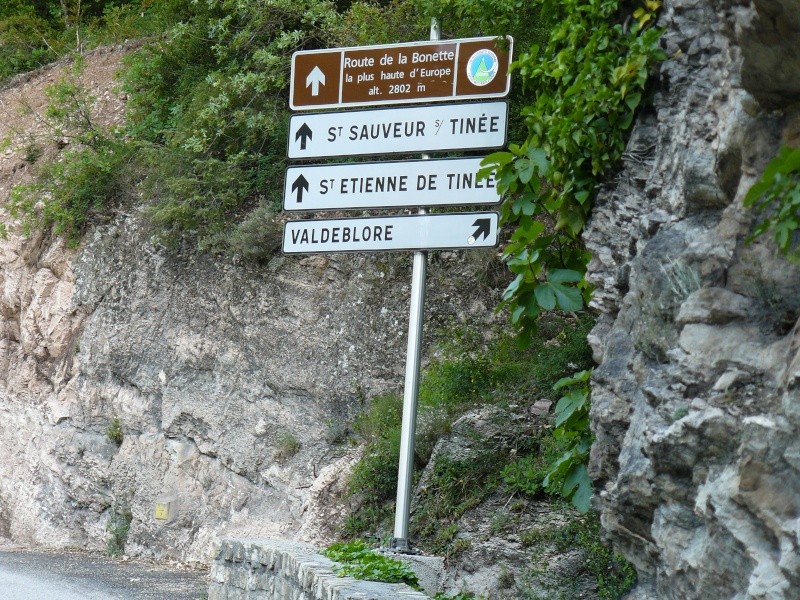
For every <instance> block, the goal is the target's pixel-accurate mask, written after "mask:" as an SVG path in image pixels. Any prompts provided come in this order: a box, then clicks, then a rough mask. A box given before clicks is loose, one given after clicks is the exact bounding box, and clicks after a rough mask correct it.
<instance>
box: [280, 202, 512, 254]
mask: <svg viewBox="0 0 800 600" xmlns="http://www.w3.org/2000/svg"><path fill="white" fill-rule="evenodd" d="M491 216H494V217H496V219H497V228H496V229H495V232H494V235H495V240H494V243H493V244H480V245H470V244H469V243H468V242H467V243H465V244H464V245H460V246H453V245H448V246H408V247H406V246H403V247H398V248H385V249H383V248H378V249H368V250H361V249H355V250H313V251H312V250H309V251H301V252H287V251H286V249H285V247H286V234H287V231H288V225H289V224H292V223H320V222H331V223H333V222H347V221H350V222H356V221H358V222H363V221H370V220H375V219H409V220H419V219H425V218H427V219H431V218H433V219H439V218H446V217H450V218H452V217H468V220H469V219H471V218H473V217H474V218H476V219H479V218H481V217H490V218H491ZM491 234H492V232H491V230H490V231H489V234H487V237H488V236H489V235H491ZM499 244H500V213H499V212H497V211H480V212H466V213H464V212H458V213H434V214H411V215H370V216H366V217H344V218H333V219H330V218H329V219H298V220H292V221H286V223H285V224H284V228H283V237H282V238H281V252H282V254H283V255H284V256H308V255H313V254H374V253H378V252H414V251H422V252H428V251H447V250H478V249H481V248H497V247H498V246H499Z"/></svg>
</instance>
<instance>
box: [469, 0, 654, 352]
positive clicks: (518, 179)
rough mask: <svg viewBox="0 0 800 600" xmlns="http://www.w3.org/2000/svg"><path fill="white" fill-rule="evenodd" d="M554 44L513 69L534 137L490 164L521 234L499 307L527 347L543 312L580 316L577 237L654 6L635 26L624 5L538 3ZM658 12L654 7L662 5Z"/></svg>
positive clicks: (636, 90) (649, 41) (633, 97)
mask: <svg viewBox="0 0 800 600" xmlns="http://www.w3.org/2000/svg"><path fill="white" fill-rule="evenodd" d="M536 4H537V6H538V8H539V14H540V22H542V23H545V24H546V29H547V30H548V31H549V37H548V39H547V40H546V41H545V42H544V43H542V44H541V45H538V44H537V45H534V46H532V47H531V49H530V51H529V52H526V53H524V54H522V55H521V56H520V58H519V59H518V60H517V61H516V62H515V63H514V65H513V69H514V71H515V72H516V73H517V76H518V79H519V80H521V83H522V86H523V88H524V89H525V90H526V91H528V92H529V93H530V94H531V95H532V97H533V101H532V102H531V103H529V104H527V105H526V106H523V107H522V109H521V113H522V115H524V116H525V119H526V124H527V129H528V133H527V138H526V139H525V140H524V141H523V142H522V143H518V144H510V145H509V149H508V151H503V152H496V153H494V154H492V155H490V156H488V157H487V158H486V159H485V160H484V165H485V169H484V171H483V172H484V173H486V174H488V173H489V172H494V173H495V177H496V179H497V186H498V190H499V191H501V192H503V193H504V194H505V195H506V198H507V199H506V201H505V203H504V204H503V208H502V218H503V222H504V223H506V224H514V226H515V228H514V231H513V233H512V235H511V239H510V241H509V244H508V245H507V246H506V248H505V251H504V259H505V261H506V263H507V264H508V266H509V268H510V269H511V271H512V272H514V273H515V274H516V278H515V279H514V281H513V282H512V283H511V284H510V285H509V286H508V288H507V289H506V291H505V294H504V296H503V300H502V303H501V306H504V307H508V309H509V311H510V314H511V320H512V322H513V323H514V325H516V326H517V327H518V328H519V329H520V334H521V335H520V342H521V344H523V345H525V344H527V343H530V339H531V332H532V331H533V329H534V328H535V325H536V319H537V317H538V315H539V313H540V312H541V311H542V310H553V309H556V308H557V309H560V310H564V311H575V310H579V309H580V308H581V307H582V305H583V302H584V301H585V300H586V299H587V297H588V295H589V293H590V289H589V286H588V285H587V284H586V282H585V281H584V280H583V274H584V273H585V270H586V265H587V263H588V260H589V254H588V253H587V252H586V251H585V250H584V249H583V248H582V246H581V243H580V238H579V236H580V233H581V231H582V230H583V227H584V224H585V223H586V219H587V216H588V214H589V210H590V208H591V203H592V199H593V196H594V193H595V188H596V186H597V184H598V182H599V181H600V180H601V178H602V177H603V176H604V174H606V173H608V172H609V171H610V170H611V169H612V168H613V167H614V165H615V164H616V162H617V161H618V160H619V158H620V156H621V155H622V152H623V150H624V148H625V135H626V132H627V131H628V129H629V128H630V126H631V124H632V123H633V116H634V112H635V110H636V108H637V107H638V106H639V104H640V103H641V100H642V94H643V92H644V86H645V82H646V80H647V76H648V72H649V69H650V67H651V65H652V64H653V63H654V62H655V61H656V60H659V59H661V58H663V53H662V52H661V50H660V49H659V47H658V38H659V36H660V31H658V30H655V29H646V28H645V27H644V26H643V25H646V24H647V23H648V22H649V21H651V20H652V18H650V17H649V16H648V15H651V14H652V13H653V12H654V10H655V9H652V10H651V8H650V6H654V5H653V4H652V3H651V4H650V5H649V6H648V7H646V8H645V9H644V10H645V12H644V13H640V14H639V16H638V17H637V22H636V23H634V24H633V25H632V26H631V27H630V29H626V27H625V26H623V24H622V23H621V22H619V21H621V20H622V18H623V17H624V14H623V13H621V11H620V5H619V2H618V1H617V0H598V1H597V2H591V3H588V4H587V3H586V2H584V1H582V0H566V1H564V0H558V1H557V2H556V1H554V0H541V1H540V2H537V3H536ZM656 8H657V7H656Z"/></svg>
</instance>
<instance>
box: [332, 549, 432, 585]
mask: <svg viewBox="0 0 800 600" xmlns="http://www.w3.org/2000/svg"><path fill="white" fill-rule="evenodd" d="M322 554H324V555H325V556H327V557H328V558H330V559H331V560H333V561H336V562H338V563H342V566H341V567H340V568H339V569H338V571H337V572H336V573H337V575H339V576H342V577H345V576H350V577H355V578H356V579H366V580H368V581H383V582H385V583H405V584H406V585H409V586H411V587H412V588H414V589H416V590H419V589H421V588H420V586H419V580H418V579H417V575H416V574H415V573H414V571H412V570H411V568H410V567H409V566H408V564H407V563H404V562H402V561H399V560H396V559H394V558H390V557H388V556H384V555H383V554H380V553H378V552H375V551H374V550H373V549H372V548H370V547H369V546H367V545H366V544H365V543H364V542H362V541H360V540H356V541H353V542H346V543H337V544H332V545H330V546H328V548H326V549H325V550H323V552H322Z"/></svg>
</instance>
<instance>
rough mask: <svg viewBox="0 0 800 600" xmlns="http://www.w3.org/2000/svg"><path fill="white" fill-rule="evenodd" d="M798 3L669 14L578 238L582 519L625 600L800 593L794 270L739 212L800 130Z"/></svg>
mask: <svg viewBox="0 0 800 600" xmlns="http://www.w3.org/2000/svg"><path fill="white" fill-rule="evenodd" d="M799 19H800V4H799V3H797V2H796V1H794V2H793V1H790V0H783V1H780V0H776V1H756V2H754V3H753V4H752V5H751V4H750V3H747V2H735V1H733V2H730V1H724V0H716V1H712V2H706V1H704V0H695V1H693V0H675V1H668V2H665V5H664V9H663V14H662V16H661V21H660V24H661V25H662V26H663V27H664V28H665V34H664V37H663V42H662V43H663V46H664V48H665V50H666V52H667V54H668V56H669V58H668V60H666V61H665V62H664V63H662V65H661V66H660V68H659V70H658V72H657V75H656V78H655V82H654V84H655V89H656V92H655V97H654V101H653V105H652V108H650V109H649V110H647V111H646V112H645V114H643V115H642V116H641V118H640V120H639V123H638V124H637V126H636V128H635V130H634V132H633V134H632V137H631V139H630V143H629V146H628V150H627V152H626V156H625V159H624V161H625V162H624V168H623V169H622V171H621V172H620V173H619V175H618V177H617V181H616V182H615V183H614V185H613V186H609V188H608V189H606V190H605V191H604V192H603V193H602V194H601V198H600V199H599V202H598V205H597V208H596V210H595V213H594V215H593V220H592V222H591V224H590V227H589V230H588V232H587V236H586V241H587V244H588V245H589V247H590V248H591V250H592V251H593V253H594V256H595V259H594V260H593V262H592V264H591V265H590V275H589V276H590V279H591V281H592V282H593V283H594V284H595V285H596V286H597V288H598V289H597V292H596V294H595V299H594V304H595V306H596V308H597V309H598V310H599V311H600V313H601V317H600V320H599V322H598V325H597V326H596V328H595V330H594V331H593V332H592V335H591V337H590V341H591V342H592V345H593V348H594V351H595V357H596V359H597V360H598V362H599V363H600V366H599V367H598V368H597V369H596V371H595V375H594V387H593V390H594V391H593V407H592V427H593V430H594V431H595V434H596V437H597V442H596V444H595V445H594V447H593V450H592V457H591V465H590V470H591V474H592V476H593V477H594V478H595V479H596V481H597V490H598V493H597V495H596V500H595V506H596V508H597V509H598V510H599V511H600V513H601V518H602V522H603V525H604V527H605V529H606V531H607V533H608V536H609V538H610V539H611V540H612V541H613V542H614V544H615V546H616V548H617V549H618V550H620V551H621V552H622V553H623V554H624V555H625V556H626V557H627V558H628V559H629V560H631V561H632V562H633V563H634V564H635V566H636V568H637V570H638V572H639V585H638V587H637V589H636V591H635V592H634V594H633V596H634V597H635V598H640V599H643V598H658V599H668V598H676V599H677V598H703V599H704V600H705V599H716V598H720V599H722V598H725V599H729V598H737V599H739V598H741V599H744V598H753V599H755V598H759V599H760V598H787V599H788V598H798V593H799V592H798V590H799V589H800V548H799V546H800V460H798V457H800V441H798V439H799V438H798V432H800V394H798V388H797V383H798V376H800V370H798V369H800V354H798V349H799V348H800V322H798V314H800V270H798V268H797V267H796V266H793V265H791V264H790V263H788V262H787V261H786V260H784V259H783V258H781V257H780V256H779V255H778V254H777V253H776V250H775V247H774V245H773V244H772V242H771V241H769V240H767V239H764V240H759V241H757V242H755V243H752V244H748V243H746V242H745V241H744V240H745V238H746V236H747V235H748V234H749V233H750V232H751V231H752V227H753V215H752V214H751V213H750V212H749V211H748V210H746V209H744V208H743V206H742V199H743V197H744V195H745V194H746V193H747V191H748V189H749V188H750V186H751V185H752V183H753V182H754V181H755V179H756V178H757V176H758V175H760V173H761V171H762V169H763V167H764V165H765V164H766V162H768V161H769V159H771V158H772V157H773V156H774V155H775V153H776V151H777V149H778V148H779V147H780V146H781V145H782V144H792V145H797V141H798V137H800V113H799V112H798V111H797V105H796V103H797V101H798V100H800V94H798V92H799V91H800V90H798V85H800V79H799V78H798V76H797V74H798V73H799V72H800V66H799V65H798V58H799V57H800V54H799V53H798V47H800V44H799V43H800V20H799Z"/></svg>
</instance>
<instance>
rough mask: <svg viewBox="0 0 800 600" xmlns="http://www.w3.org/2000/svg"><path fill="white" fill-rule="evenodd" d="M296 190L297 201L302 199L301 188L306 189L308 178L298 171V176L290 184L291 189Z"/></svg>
mask: <svg viewBox="0 0 800 600" xmlns="http://www.w3.org/2000/svg"><path fill="white" fill-rule="evenodd" d="M295 190H297V201H298V202H302V201H303V190H305V191H308V179H306V178H305V177H303V174H302V173H300V177H298V178H297V179H295V180H294V183H293V184H292V191H295Z"/></svg>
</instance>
